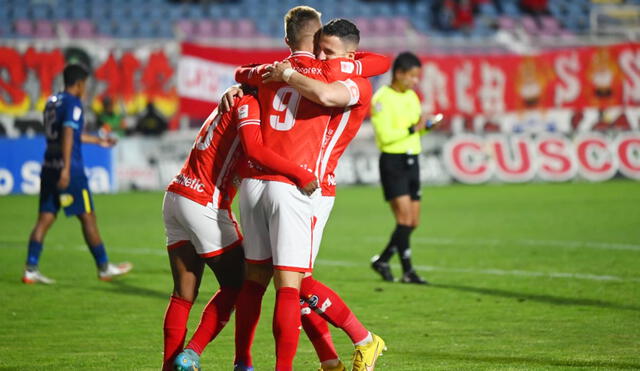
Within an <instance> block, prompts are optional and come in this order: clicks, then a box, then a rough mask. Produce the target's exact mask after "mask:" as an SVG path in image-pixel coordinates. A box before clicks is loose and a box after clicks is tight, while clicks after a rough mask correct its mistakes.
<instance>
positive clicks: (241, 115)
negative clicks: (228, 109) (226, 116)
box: [238, 104, 249, 120]
mask: <svg viewBox="0 0 640 371" xmlns="http://www.w3.org/2000/svg"><path fill="white" fill-rule="evenodd" d="M247 117H249V105H248V104H244V105H242V106H240V107H239V108H238V120H242V119H246V118H247Z"/></svg>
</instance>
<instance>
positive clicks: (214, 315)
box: [187, 287, 240, 354]
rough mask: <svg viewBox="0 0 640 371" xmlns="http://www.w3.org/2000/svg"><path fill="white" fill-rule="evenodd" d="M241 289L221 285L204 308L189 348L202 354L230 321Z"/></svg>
mask: <svg viewBox="0 0 640 371" xmlns="http://www.w3.org/2000/svg"><path fill="white" fill-rule="evenodd" d="M239 292H240V289H237V288H234V287H221V288H220V290H218V292H216V293H215V294H214V295H213V297H212V298H211V300H209V303H208V304H207V306H206V307H204V310H203V311H202V318H200V324H199V325H198V328H197V329H196V332H195V333H194V334H193V337H192V338H191V341H189V344H188V345H187V348H189V349H192V350H194V351H195V352H196V353H198V354H202V352H203V351H204V348H205V347H206V346H207V344H209V343H210V342H211V341H212V340H213V339H215V337H216V336H218V334H219V333H220V331H222V329H223V328H224V326H225V325H226V324H227V322H229V317H230V316H231V312H232V311H233V306H234V305H235V303H236V299H237V298H238V293H239Z"/></svg>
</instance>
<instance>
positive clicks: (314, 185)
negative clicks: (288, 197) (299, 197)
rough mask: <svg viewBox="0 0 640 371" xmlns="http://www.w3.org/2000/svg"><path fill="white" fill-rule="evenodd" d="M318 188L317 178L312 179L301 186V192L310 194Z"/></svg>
mask: <svg viewBox="0 0 640 371" xmlns="http://www.w3.org/2000/svg"><path fill="white" fill-rule="evenodd" d="M316 189H318V179H314V180H312V181H310V182H309V183H307V185H305V186H304V187H302V188H301V190H302V193H304V194H305V195H307V196H311V195H312V194H313V192H315V190H316Z"/></svg>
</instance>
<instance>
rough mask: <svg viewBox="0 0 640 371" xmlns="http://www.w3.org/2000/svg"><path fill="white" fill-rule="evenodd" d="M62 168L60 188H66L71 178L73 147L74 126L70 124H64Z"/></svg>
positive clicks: (59, 181)
mask: <svg viewBox="0 0 640 371" xmlns="http://www.w3.org/2000/svg"><path fill="white" fill-rule="evenodd" d="M61 145H62V163H63V166H62V170H61V171H60V178H59V179H58V188H59V189H65V188H67V187H68V186H69V180H70V179H71V151H72V149H73V127H72V126H68V125H63V126H62V139H61Z"/></svg>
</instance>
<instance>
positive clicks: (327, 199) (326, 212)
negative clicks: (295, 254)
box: [312, 196, 336, 263]
mask: <svg viewBox="0 0 640 371" xmlns="http://www.w3.org/2000/svg"><path fill="white" fill-rule="evenodd" d="M335 200H336V198H335V197H334V196H322V197H318V198H317V199H315V200H314V204H313V215H314V216H315V225H314V227H313V259H312V260H313V263H315V261H316V257H317V256H318V252H319V251H320V243H321V242H322V235H323V233H324V227H325V226H326V225H327V222H328V221H329V216H330V215H331V210H332V209H333V203H334V201H335Z"/></svg>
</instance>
